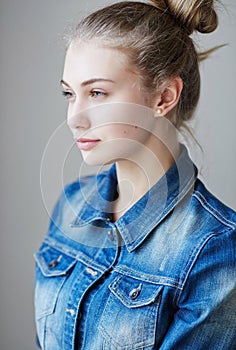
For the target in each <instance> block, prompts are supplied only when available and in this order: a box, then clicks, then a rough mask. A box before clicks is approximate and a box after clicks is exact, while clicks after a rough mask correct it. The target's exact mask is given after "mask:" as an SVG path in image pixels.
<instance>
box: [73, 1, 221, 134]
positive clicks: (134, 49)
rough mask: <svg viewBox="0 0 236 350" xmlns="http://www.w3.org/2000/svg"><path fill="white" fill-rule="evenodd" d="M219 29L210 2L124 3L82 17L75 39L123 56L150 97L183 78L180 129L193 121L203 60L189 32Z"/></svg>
mask: <svg viewBox="0 0 236 350" xmlns="http://www.w3.org/2000/svg"><path fill="white" fill-rule="evenodd" d="M217 25H218V18H217V14H216V12H215V10H214V8H213V1H212V0H195V1H193V0H154V1H149V4H147V3H142V2H131V1H124V2H119V3H116V4H113V5H110V6H107V7H105V8H102V9H100V10H98V11H96V12H94V13H92V14H90V15H89V16H88V17H86V18H84V19H83V20H82V21H81V22H80V23H79V24H78V25H77V27H76V30H75V33H74V35H73V38H72V41H76V40H83V41H90V40H98V41H99V43H100V44H101V45H105V46H107V47H111V48H114V49H118V50H121V51H122V52H124V53H125V54H126V55H127V57H128V59H129V62H130V64H131V65H132V66H133V67H135V68H136V69H137V71H138V73H139V75H140V77H141V82H142V86H143V88H144V90H145V91H147V93H149V94H152V93H154V92H155V91H156V89H157V88H158V87H159V86H161V85H162V84H163V83H164V82H165V81H166V80H168V79H169V78H171V77H176V76H180V77H181V78H182V80H183V90H182V93H181V97H180V100H179V103H178V105H177V106H176V108H175V113H174V114H173V115H172V116H171V118H172V122H173V123H174V125H175V126H176V127H177V128H180V127H181V126H183V125H184V123H185V122H186V121H187V120H189V119H190V118H191V117H192V115H193V113H194V110H195V108H196V106H197V103H198V100H199V94H200V74H199V60H200V56H198V54H197V52H196V49H195V46H194V43H193V40H192V39H191V37H190V34H192V33H193V32H194V31H199V32H201V33H210V32H212V31H214V30H215V29H216V27H217Z"/></svg>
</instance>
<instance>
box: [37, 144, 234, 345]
mask: <svg viewBox="0 0 236 350" xmlns="http://www.w3.org/2000/svg"><path fill="white" fill-rule="evenodd" d="M115 198H116V171H115V166H112V168H111V169H110V170H109V171H108V172H104V173H102V174H99V175H98V176H88V177H85V178H83V179H81V180H80V181H76V182H74V183H73V184H71V185H69V186H67V187H66V188H65V190H64V192H63V193H62V195H61V197H60V199H59V201H58V203H57V204H56V206H55V209H54V212H53V215H52V218H51V222H50V226H49V231H48V235H47V236H46V238H45V240H44V242H43V244H42V246H41V247H40V249H39V251H38V252H37V253H36V254H35V259H36V286H35V310H36V312H35V313H36V325H37V336H38V339H39V343H40V346H41V348H42V349H44V350H62V349H63V350H72V349H75V350H79V349H80V350H115V349H116V350H134V349H143V350H144V349H145V350H154V349H160V350H188V349H189V350H200V349H201V350H206V349H207V350H221V349H222V350H223V349H224V350H233V349H235V348H236V347H235V344H236V289H235V284H236V267H235V258H236V254H235V252H236V213H235V212H234V211H233V210H231V209H229V208H228V207H226V206H225V205H224V204H222V203H221V202H220V201H219V200H218V199H216V198H215V197H214V196H213V195H212V194H210V193H209V192H208V190H207V189H206V188H205V187H204V185H203V184H202V182H201V181H200V180H199V179H198V178H197V169H196V167H195V166H194V164H193V163H192V161H191V160H190V158H189V156H188V153H187V150H186V148H185V147H184V146H183V145H182V146H181V154H180V156H179V158H178V160H177V161H176V163H175V164H174V165H173V166H172V167H171V168H170V169H169V170H168V172H167V173H166V174H165V176H163V177H162V178H161V179H160V180H159V181H158V183H157V184H156V185H155V186H154V187H153V188H151V190H150V191H149V192H148V193H147V194H146V195H145V196H144V197H143V198H141V199H140V200H139V201H138V202H137V203H136V204H135V205H134V206H133V207H132V208H131V209H130V210H129V211H128V212H126V214H125V215H123V217H121V218H120V219H119V220H117V221H116V222H112V220H111V217H112V216H111V215H112V201H113V200H114V199H115Z"/></svg>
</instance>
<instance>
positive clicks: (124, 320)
mask: <svg viewBox="0 0 236 350" xmlns="http://www.w3.org/2000/svg"><path fill="white" fill-rule="evenodd" d="M162 288H163V287H162V286H161V285H157V284H152V283H148V282H144V281H141V280H137V279H134V278H131V277H128V276H119V277H117V278H116V279H115V280H114V281H113V282H112V283H111V284H110V285H109V289H110V292H111V293H110V295H109V297H108V300H107V303H106V305H105V309H104V312H103V314H102V317H101V320H100V323H99V331H100V332H101V334H102V335H103V337H104V338H105V339H106V342H107V343H108V344H110V348H109V350H110V349H111V350H113V349H116V350H118V349H119V350H124V349H125V350H134V349H144V348H145V347H148V346H152V345H154V343H155V333H156V325H157V315H158V308H159V303H160V298H161V291H162Z"/></svg>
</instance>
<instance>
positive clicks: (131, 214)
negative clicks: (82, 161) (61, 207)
mask: <svg viewBox="0 0 236 350" xmlns="http://www.w3.org/2000/svg"><path fill="white" fill-rule="evenodd" d="M196 176H197V168H196V167H195V165H194V164H193V162H192V161H191V159H190V158H189V155H188V152H187V149H186V147H185V146H184V145H182V144H181V148H180V155H179V157H178V159H177V160H176V162H175V163H174V164H173V165H172V166H171V167H170V169H169V170H168V171H167V172H166V173H165V175H163V176H162V178H161V179H160V180H159V181H158V182H157V183H156V184H155V185H154V186H153V187H152V188H151V189H150V190H149V191H148V192H147V193H146V194H145V195H144V196H143V197H142V198H141V199H140V200H139V201H138V202H137V203H136V204H135V205H134V206H133V207H131V208H130V209H129V210H128V211H127V212H126V213H125V214H124V215H123V216H122V217H121V218H120V219H119V220H117V221H116V223H114V225H115V226H116V228H117V229H118V231H119V233H120V235H121V236H122V239H123V241H124V243H125V245H126V247H127V249H128V251H130V252H131V251H133V250H134V249H136V248H137V247H138V246H139V245H140V244H141V243H142V242H143V241H144V240H145V238H146V237H147V236H148V234H149V233H150V232H151V231H152V230H153V229H154V228H155V227H156V226H157V225H159V224H160V222H161V221H162V220H163V219H164V218H165V217H166V216H167V215H168V213H170V212H171V211H172V210H173V209H174V208H175V206H176V205H177V204H178V203H179V202H180V201H181V200H182V199H183V197H185V196H186V194H188V193H189V192H190V190H191V189H193V186H194V183H195V179H196ZM116 188H117V178H116V168H115V165H113V166H112V167H111V169H110V170H109V171H108V172H107V173H105V174H104V173H103V174H100V175H98V176H97V178H96V181H94V186H92V187H90V189H91V190H90V191H88V192H87V190H86V199H85V202H84V203H83V205H82V206H81V208H78V209H79V212H78V216H77V218H76V220H75V222H74V223H73V226H77V227H78V226H84V225H87V224H91V223H94V224H95V221H97V220H100V221H101V220H102V221H103V222H105V221H107V222H109V221H110V219H111V217H112V201H113V200H114V199H115V198H116V193H117V192H116Z"/></svg>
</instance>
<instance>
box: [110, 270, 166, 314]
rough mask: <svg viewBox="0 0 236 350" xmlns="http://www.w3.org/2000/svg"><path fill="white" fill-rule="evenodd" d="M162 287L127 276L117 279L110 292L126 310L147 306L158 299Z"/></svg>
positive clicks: (111, 285)
mask: <svg viewBox="0 0 236 350" xmlns="http://www.w3.org/2000/svg"><path fill="white" fill-rule="evenodd" d="M162 288H163V286H162V285H159V284H158V285H157V284H153V283H150V282H146V281H141V280H138V279H135V278H132V277H128V276H121V277H117V278H116V279H115V280H114V281H113V282H112V283H111V284H110V285H109V289H110V291H111V292H112V293H113V294H114V295H115V296H116V297H117V298H118V299H119V300H120V301H121V302H122V303H123V304H124V305H125V306H127V307H128V308H135V307H140V306H144V305H149V304H151V303H153V302H155V301H156V300H157V299H158V296H159V295H160V293H161V290H162Z"/></svg>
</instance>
